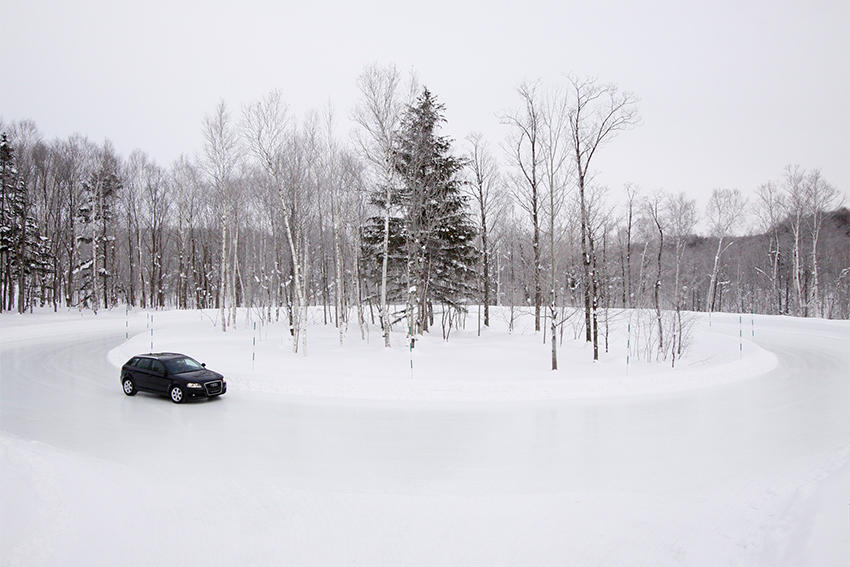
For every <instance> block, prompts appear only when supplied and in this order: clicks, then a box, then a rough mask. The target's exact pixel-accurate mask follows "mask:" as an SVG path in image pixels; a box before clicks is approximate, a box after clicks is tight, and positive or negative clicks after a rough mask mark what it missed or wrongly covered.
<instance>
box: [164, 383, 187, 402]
mask: <svg viewBox="0 0 850 567" xmlns="http://www.w3.org/2000/svg"><path fill="white" fill-rule="evenodd" d="M168 394H169V396H170V397H171V401H172V402H174V403H175V404H182V403H183V400H185V399H186V394H185V393H184V392H183V388H181V387H180V386H178V385H176V384H175V385H173V386H171V388H170V389H169V390H168Z"/></svg>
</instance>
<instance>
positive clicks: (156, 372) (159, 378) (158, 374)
mask: <svg viewBox="0 0 850 567" xmlns="http://www.w3.org/2000/svg"><path fill="white" fill-rule="evenodd" d="M149 376H150V381H151V389H152V390H154V391H156V392H167V391H168V386H169V382H168V376H166V374H165V365H164V364H163V363H162V362H160V361H159V360H151V369H150V375H149Z"/></svg>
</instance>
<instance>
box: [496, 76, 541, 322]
mask: <svg viewBox="0 0 850 567" xmlns="http://www.w3.org/2000/svg"><path fill="white" fill-rule="evenodd" d="M538 89H539V85H538V84H537V83H523V84H521V85H520V86H519V88H518V89H517V92H518V93H519V96H520V99H522V106H521V107H520V109H519V110H516V111H514V112H513V113H510V114H507V115H505V116H503V117H502V123H503V124H506V125H508V126H509V127H510V129H511V134H510V137H509V140H508V143H507V149H508V155H509V156H510V159H511V162H512V164H513V165H514V166H515V167H516V168H517V169H518V170H519V175H518V176H517V177H516V178H515V179H514V191H513V192H514V196H515V198H516V201H517V204H518V205H519V206H520V207H521V208H522V209H524V210H525V211H526V212H527V213H528V214H529V215H530V217H531V228H532V233H531V250H532V256H533V260H532V261H533V264H534V265H533V274H534V296H533V297H534V330H535V331H540V306H541V304H542V285H541V281H540V279H541V271H542V263H541V260H540V208H541V202H540V201H541V196H540V183H541V178H542V172H541V168H542V166H543V152H542V149H541V147H540V146H541V140H540V136H541V134H540V131H541V128H542V127H543V116H542V109H541V101H540V95H539V93H538Z"/></svg>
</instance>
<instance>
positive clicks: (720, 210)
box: [705, 189, 746, 313]
mask: <svg viewBox="0 0 850 567" xmlns="http://www.w3.org/2000/svg"><path fill="white" fill-rule="evenodd" d="M745 205H746V200H745V199H744V196H743V195H742V194H741V191H740V189H715V190H714V191H712V192H711V197H709V199H708V205H707V206H706V209H705V214H706V218H707V220H708V230H709V234H710V235H711V236H713V237H714V238H716V239H717V251H716V252H715V254H714V263H713V267H712V269H711V274H710V277H709V283H708V293H707V296H706V298H705V309H706V311H708V312H709V313H711V312H712V311H714V308H715V301H716V298H717V276H718V273H719V271H720V265H721V264H720V260H721V257H722V255H723V253H724V252H725V251H726V250H727V249H728V248H729V247H730V246H731V245H732V244H733V243H734V241H728V242H726V246H725V247H724V246H723V244H724V241H725V240H726V239H727V238H729V237H730V236H732V234H733V233H734V231H735V230H736V229H737V228H738V226H739V224H740V223H741V221H742V220H743V216H744V207H745Z"/></svg>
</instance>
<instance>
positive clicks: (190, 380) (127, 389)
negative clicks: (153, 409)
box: [121, 352, 227, 404]
mask: <svg viewBox="0 0 850 567" xmlns="http://www.w3.org/2000/svg"><path fill="white" fill-rule="evenodd" d="M121 387H122V388H123V389H124V393H125V394H127V395H128V396H135V395H136V392H152V393H154V394H166V395H167V396H169V397H170V398H171V401H172V402H174V403H175V404H179V403H182V402H183V401H184V400H186V399H188V398H211V397H214V396H220V395H222V394H223V393H225V392H227V380H225V379H224V376H222V375H221V374H219V373H218V372H213V371H212V370H207V368H206V364H201V363H199V362H198V361H196V360H195V359H193V358H191V357H188V356H186V355H185V354H178V353H176V352H158V353H151V354H140V355H139V356H134V357H133V358H131V359H130V360H128V361H127V363H126V364H125V365H124V366H122V367H121Z"/></svg>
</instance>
